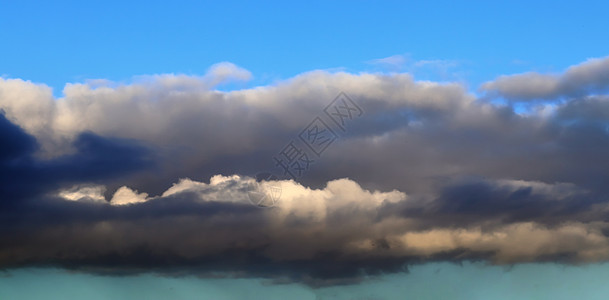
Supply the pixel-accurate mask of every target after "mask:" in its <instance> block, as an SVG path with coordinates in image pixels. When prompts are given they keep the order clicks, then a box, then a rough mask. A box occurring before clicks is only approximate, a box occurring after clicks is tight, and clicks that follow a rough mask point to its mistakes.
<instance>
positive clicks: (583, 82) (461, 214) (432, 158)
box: [0, 58, 609, 285]
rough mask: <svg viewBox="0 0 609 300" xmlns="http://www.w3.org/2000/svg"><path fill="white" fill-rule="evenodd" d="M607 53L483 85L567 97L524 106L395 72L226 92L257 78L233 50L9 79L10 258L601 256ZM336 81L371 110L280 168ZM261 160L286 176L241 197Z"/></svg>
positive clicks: (379, 263)
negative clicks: (61, 84) (300, 160)
mask: <svg viewBox="0 0 609 300" xmlns="http://www.w3.org/2000/svg"><path fill="white" fill-rule="evenodd" d="M606 61H607V59H606V58H603V59H593V60H589V61H587V62H584V63H582V64H580V65H577V66H574V67H571V68H569V69H568V70H567V71H566V72H565V73H564V74H563V75H560V76H558V75H556V76H555V75H540V74H535V75H531V74H533V73H530V74H528V75H513V76H509V77H501V78H499V79H497V80H495V81H493V82H489V83H486V84H484V85H483V86H482V89H483V90H484V91H487V92H488V93H498V94H500V95H501V96H502V97H506V98H510V99H518V100H532V99H550V100H556V101H550V103H540V104H539V105H538V106H532V107H531V108H530V109H529V110H528V111H525V112H515V111H514V110H513V108H512V107H511V106H509V105H508V106H506V105H500V104H494V103H492V102H488V101H486V100H485V99H479V98H478V97H477V96H476V95H475V94H472V93H470V92H468V91H467V90H466V89H465V87H463V86H462V85H460V84H457V83H437V82H430V81H416V80H414V79H413V77H412V76H411V75H409V74H402V73H396V74H389V75H388V74H382V73H374V74H370V73H360V74H351V73H345V72H336V73H330V72H324V71H313V72H308V73H304V74H301V75H298V76H296V77H294V78H291V79H289V80H286V81H283V82H279V83H277V84H275V85H269V86H263V87H257V88H252V89H242V90H234V91H229V92H221V91H217V90H214V89H213V88H214V86H216V85H217V84H220V83H221V82H226V80H235V79H236V80H247V79H249V78H250V77H251V74H250V73H249V72H248V71H246V70H243V69H241V68H239V67H237V66H235V65H233V64H229V63H222V64H219V65H216V66H214V67H212V68H210V71H209V72H208V73H207V74H206V75H204V76H199V77H197V76H186V75H155V76H147V77H139V78H136V79H134V81H133V82H131V83H110V82H87V83H78V84H68V85H66V88H65V89H64V96H63V97H61V98H57V99H55V98H53V96H52V93H51V90H50V89H49V88H48V87H46V86H44V85H41V84H35V83H32V82H28V81H23V80H20V79H0V108H1V109H2V110H3V112H4V113H3V114H2V116H0V142H1V143H2V145H6V146H5V147H3V148H2V149H0V170H1V173H0V174H1V175H0V176H1V178H0V179H2V180H1V181H0V199H1V202H0V206H2V210H0V225H1V226H0V233H1V234H2V236H3V237H6V238H3V240H2V241H1V242H0V267H4V268H10V267H20V266H30V265H53V266H62V267H65V268H71V269H78V270H85V271H92V272H103V273H110V274H113V273H125V272H140V271H150V270H152V271H156V272H160V273H164V274H183V273H189V274H191V273H194V274H199V275H203V276H218V274H224V275H233V276H263V277H269V278H273V279H275V280H277V281H278V282H280V281H284V280H293V281H300V282H306V283H308V284H311V285H326V284H338V283H344V282H350V281H353V280H360V279H362V278H364V277H365V275H371V274H379V273H382V272H398V271H404V270H405V266H407V265H408V264H412V263H419V262H424V261H429V260H447V261H460V260H466V259H475V260H480V259H482V260H485V261H488V262H490V263H497V264H512V263H518V262H530V261H557V262H564V263H581V262H598V261H606V260H607V259H608V258H609V257H608V256H609V240H608V237H607V235H606V233H607V232H609V231H608V228H607V223H606V220H607V217H608V213H609V206H608V205H607V196H608V195H609V189H608V188H607V185H606V179H607V177H608V176H609V161H608V160H606V159H605V156H606V153H609V136H608V131H607V121H609V119H608V118H609V113H608V112H609V96H607V95H605V94H602V91H603V90H604V89H605V88H606V79H607V78H606V74H605V73H606V72H605V71H603V70H605V65H606ZM527 76H533V77H535V78H533V79H531V78H529V77H527ZM340 91H344V92H346V93H347V94H348V95H349V96H350V97H351V98H352V99H353V100H354V101H355V102H356V103H357V105H358V106H360V107H361V108H362V110H363V111H364V113H363V114H362V115H361V116H360V117H358V118H357V119H353V120H350V122H349V123H348V124H347V125H346V127H345V128H340V127H339V126H336V124H334V123H332V122H331V121H328V124H330V126H331V129H332V130H334V131H336V133H337V135H338V136H339V139H338V141H337V142H335V143H333V144H332V145H331V147H328V148H327V150H325V151H324V152H323V153H322V154H321V155H319V156H316V155H313V154H312V155H311V157H312V158H314V162H313V163H312V164H311V167H310V169H309V170H307V172H306V173H305V174H303V175H302V176H301V177H299V178H298V181H294V180H288V179H286V178H285V176H283V177H282V175H285V174H282V169H280V168H276V163H275V161H274V160H273V157H274V156H276V155H278V153H279V152H280V151H281V150H282V148H283V147H285V146H286V145H287V144H288V143H289V142H290V141H296V142H298V135H299V134H300V133H301V132H302V130H303V129H304V128H305V127H306V126H307V124H309V123H310V122H311V121H313V120H314V119H315V118H316V117H320V116H321V117H323V118H325V117H326V116H325V114H324V111H323V110H324V108H325V107H326V106H327V105H328V103H330V102H331V101H332V100H333V99H334V97H336V95H338V94H339V92H340ZM343 129H344V130H343ZM300 147H301V148H302V149H305V150H306V148H305V146H304V145H302V144H300ZM262 171H270V172H273V173H276V174H277V175H278V176H279V177H280V178H282V179H281V180H280V181H279V182H278V183H280V184H281V187H282V188H281V197H280V199H279V201H278V203H277V205H276V206H275V207H273V208H270V209H261V208H258V207H256V206H253V205H251V203H250V201H249V198H248V192H250V191H251V189H252V186H255V183H256V181H255V180H254V178H253V175H254V174H256V173H257V172H262Z"/></svg>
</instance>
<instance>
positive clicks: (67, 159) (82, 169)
mask: <svg viewBox="0 0 609 300" xmlns="http://www.w3.org/2000/svg"><path fill="white" fill-rule="evenodd" d="M0 144H1V145H2V150H1V152H0V174H1V175H0V200H1V203H2V204H4V205H8V204H11V202H13V204H14V202H18V201H21V200H23V199H26V198H28V197H33V196H37V195H40V194H43V193H45V192H48V191H52V190H53V189H57V188H59V187H60V186H62V185H65V184H69V183H76V182H82V181H97V180H103V179H107V178H110V177H113V178H114V177H119V176H121V175H124V174H127V173H131V172H134V171H138V170H143V169H146V168H150V167H151V166H152V164H153V162H152V160H150V156H151V153H149V151H148V150H147V149H146V148H144V147H142V146H139V145H137V144H136V143H134V142H132V141H126V140H120V139H112V138H105V137H100V136H98V135H95V134H93V133H81V134H80V135H79V136H78V137H77V138H76V139H75V141H74V144H73V145H74V148H75V153H72V154H67V155H63V156H60V157H57V158H54V159H50V160H45V159H38V158H36V157H35V156H34V154H35V151H36V150H37V149H38V144H37V142H36V139H35V138H34V137H32V136H31V135H29V134H27V133H25V132H24V131H23V129H21V128H20V127H18V126H17V125H15V124H13V123H11V122H10V121H8V120H7V119H6V117H5V116H4V114H3V113H2V114H0Z"/></svg>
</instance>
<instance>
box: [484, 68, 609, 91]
mask: <svg viewBox="0 0 609 300" xmlns="http://www.w3.org/2000/svg"><path fill="white" fill-rule="evenodd" d="M608 88H609V57H604V58H593V59H589V60H587V61H585V62H583V63H580V64H578V65H574V66H571V67H569V68H568V69H567V70H566V71H565V72H564V73H562V74H540V73H536V72H529V73H523V74H517V75H509V76H501V77H499V78H497V79H495V80H494V81H489V82H486V83H484V84H483V85H482V86H481V90H482V91H484V92H487V93H489V94H491V95H496V96H501V97H504V98H507V99H510V100H515V101H530V100H550V99H556V98H561V97H577V96H582V95H586V94H589V93H594V92H603V91H607V89H608Z"/></svg>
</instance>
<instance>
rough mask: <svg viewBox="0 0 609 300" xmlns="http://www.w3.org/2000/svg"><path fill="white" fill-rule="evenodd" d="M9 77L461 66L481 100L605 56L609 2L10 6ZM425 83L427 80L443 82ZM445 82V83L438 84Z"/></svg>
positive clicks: (3, 23)
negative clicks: (503, 79)
mask: <svg viewBox="0 0 609 300" xmlns="http://www.w3.org/2000/svg"><path fill="white" fill-rule="evenodd" d="M0 5H1V9H0V28H2V29H1V30H0V40H1V41H2V44H3V45H4V46H3V47H2V49H0V70H1V73H0V74H3V75H4V76H5V77H11V78H22V79H27V80H32V81H34V82H39V83H45V84H48V85H50V86H52V87H53V88H54V89H55V90H56V91H55V94H56V95H61V89H62V88H63V86H64V84H65V83H68V82H83V81H84V80H85V79H97V78H105V79H110V80H116V81H124V80H129V79H130V78H131V77H132V76H134V75H143V74H159V73H185V74H203V73H205V70H206V69H207V68H208V67H209V66H210V65H212V64H214V63H218V62H221V61H230V62H232V63H235V64H237V65H239V66H242V67H244V68H246V69H248V70H250V71H251V72H252V73H253V75H254V80H253V81H252V82H250V85H264V84H268V83H272V82H274V81H275V80H277V79H285V78H289V77H291V76H294V75H296V74H299V73H301V72H305V71H309V70H314V69H334V68H345V70H347V71H351V72H359V71H377V70H378V69H377V68H375V67H373V66H371V65H370V64H368V63H367V62H369V61H370V60H373V59H379V58H384V57H389V56H392V55H410V58H411V59H412V60H413V61H419V60H446V61H454V62H457V63H458V65H457V66H456V67H455V68H456V69H458V70H459V71H460V72H459V74H460V75H459V77H464V78H461V79H465V80H467V82H468V83H469V84H470V85H472V87H473V88H474V89H475V88H476V87H477V85H478V84H479V83H481V82H483V81H487V80H491V79H492V78H494V77H495V76H498V75H500V74H510V73H519V72H523V71H542V72H543V71H555V72H557V71H561V70H563V69H564V68H566V67H567V66H569V65H572V64H576V63H578V62H580V61H582V60H584V59H586V58H589V57H601V56H604V55H606V52H607V49H608V48H609V45H608V43H609V42H607V39H605V38H604V36H605V35H606V28H607V26H608V25H609V21H608V20H607V18H606V16H605V12H606V10H607V6H608V4H607V2H606V1H578V2H572V1H535V2H534V3H531V2H530V1H510V2H504V3H495V2H488V1H471V2H467V3H462V2H454V1H424V2H423V1H419V2H414V1H385V2H379V3H374V4H373V3H372V2H367V1H307V2H306V3H305V2H302V3H293V2H285V1H263V2H262V3H258V2H256V3H253V2H248V1H222V2H217V1H209V2H199V1H173V2H171V4H169V3H168V2H161V1H148V2H146V3H143V2H123V1H94V2H82V1H54V2H39V1H10V2H9V1H3V3H2V4H0ZM437 75H438V74H437V73H434V72H428V73H425V72H420V74H419V77H420V78H422V79H427V78H426V77H430V78H431V77H438V76H437ZM432 79H437V78H432Z"/></svg>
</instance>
